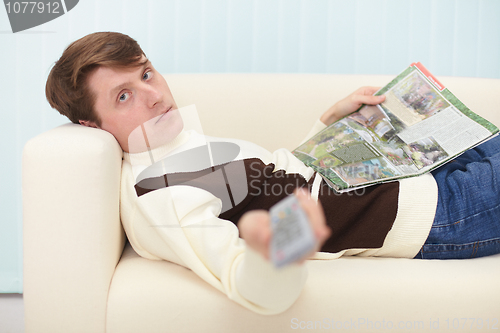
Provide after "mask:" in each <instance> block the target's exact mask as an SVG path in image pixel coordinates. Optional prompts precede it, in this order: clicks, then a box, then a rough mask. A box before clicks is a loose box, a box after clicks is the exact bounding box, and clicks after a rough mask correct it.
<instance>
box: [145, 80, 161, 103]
mask: <svg viewBox="0 0 500 333" xmlns="http://www.w3.org/2000/svg"><path fill="white" fill-rule="evenodd" d="M144 89H145V95H146V99H147V101H146V102H147V105H148V107H150V108H154V107H155V106H156V105H157V104H158V103H161V102H162V99H163V95H162V93H161V91H160V90H159V89H157V88H155V87H153V86H150V85H146V86H145V88H144Z"/></svg>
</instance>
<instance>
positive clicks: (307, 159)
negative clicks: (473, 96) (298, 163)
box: [293, 63, 499, 192]
mask: <svg viewBox="0 0 500 333" xmlns="http://www.w3.org/2000/svg"><path fill="white" fill-rule="evenodd" d="M381 94H385V96H386V99H385V101H384V102H383V103H382V104H380V105H377V106H369V105H365V106H362V107H361V108H360V109H359V110H358V111H356V112H354V113H352V114H350V115H349V116H347V117H345V118H343V119H341V120H339V121H338V122H336V123H333V124H332V125H330V126H329V127H327V128H326V129H324V130H323V131H321V132H319V133H318V134H316V135H315V136H314V137H312V138H311V139H309V140H308V141H306V142H305V143H304V144H302V145H301V146H300V147H298V148H296V149H295V150H294V151H293V154H294V155H295V156H296V157H297V158H299V159H300V160H302V161H303V162H304V163H305V164H307V165H309V166H310V167H312V168H313V169H315V170H316V171H318V172H319V173H320V174H321V175H322V176H323V177H324V178H325V179H326V180H327V182H328V183H329V184H330V186H331V187H332V188H333V189H334V190H336V191H338V192H345V191H350V190H354V189H357V188H360V187H364V186H369V185H373V184H378V183H381V182H386V181H394V180H397V179H399V178H405V177H412V176H418V175H421V174H423V173H426V172H429V171H431V170H434V169H435V168H437V167H438V166H440V165H442V164H443V163H446V162H447V161H449V160H451V159H452V158H454V157H456V156H457V155H459V154H461V153H462V152H464V151H466V150H467V149H469V148H471V147H474V146H476V145H478V144H480V143H482V142H484V141H486V140H488V139H490V138H491V137H493V136H494V135H496V134H497V133H498V131H499V130H498V128H497V127H496V126H495V125H493V124H492V123H490V122H489V121H487V120H485V119H483V118H481V117H480V116H478V115H476V114H475V113H473V112H472V111H471V110H469V109H468V108H467V107H466V106H465V105H464V104H463V103H462V102H460V100H458V99H457V98H456V97H455V96H454V95H453V94H452V93H451V92H450V91H449V90H448V89H446V88H445V87H444V86H443V85H442V84H441V83H440V82H439V81H438V80H437V79H436V78H434V76H432V74H430V72H429V71H428V70H427V69H426V68H425V67H424V66H423V65H422V64H420V63H414V64H412V65H411V66H410V67H408V68H407V69H406V70H405V71H403V72H402V73H401V74H399V75H398V76H397V77H396V78H395V79H394V80H392V81H391V82H390V83H389V84H388V85H386V86H385V87H383V88H382V89H380V90H379V91H378V92H377V93H376V95H381Z"/></svg>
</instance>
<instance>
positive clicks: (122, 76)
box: [80, 57, 182, 153]
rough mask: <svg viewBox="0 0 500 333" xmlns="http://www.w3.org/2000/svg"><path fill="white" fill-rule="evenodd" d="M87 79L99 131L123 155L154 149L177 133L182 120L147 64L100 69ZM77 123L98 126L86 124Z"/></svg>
mask: <svg viewBox="0 0 500 333" xmlns="http://www.w3.org/2000/svg"><path fill="white" fill-rule="evenodd" d="M143 60H145V57H144V58H143ZM88 80H89V81H88V84H89V87H90V89H91V90H92V92H93V93H94V94H95V96H96V100H95V104H94V109H95V111H96V113H97V115H98V116H99V117H100V119H101V126H100V127H99V128H101V129H103V130H105V131H107V132H109V133H111V134H112V135H113V136H114V137H115V138H116V140H117V141H118V143H119V144H120V146H121V147H122V149H123V150H124V151H125V152H131V153H136V152H140V151H144V150H146V148H145V147H146V145H148V146H149V147H150V148H156V147H157V146H159V145H161V144H163V143H167V142H169V141H171V140H172V139H173V138H175V137H176V136H177V134H179V133H180V131H181V129H182V119H181V117H180V115H179V112H178V110H177V105H176V104H175V101H174V98H173V96H172V93H171V92H170V89H169V87H168V85H167V82H166V81H165V79H164V78H163V76H162V75H160V73H158V72H157V71H156V70H155V69H154V67H153V66H152V64H151V62H150V61H147V62H146V64H144V65H141V66H139V67H132V68H125V69H122V68H110V67H104V66H101V67H98V68H97V69H96V70H95V71H94V72H93V73H92V74H91V75H90V76H89V78H88ZM80 123H81V124H82V125H85V126H91V127H98V126H96V124H94V123H92V122H88V121H80ZM141 125H142V126H141ZM131 133H132V135H130V134H131ZM143 133H147V139H148V140H146V139H145V138H146V136H145V135H143ZM129 136H130V138H129ZM129 140H130V141H129Z"/></svg>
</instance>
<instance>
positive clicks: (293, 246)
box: [269, 194, 316, 267]
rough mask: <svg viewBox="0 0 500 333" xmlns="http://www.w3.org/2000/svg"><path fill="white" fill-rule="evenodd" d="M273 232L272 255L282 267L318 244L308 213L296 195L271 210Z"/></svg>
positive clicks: (272, 259)
mask: <svg viewBox="0 0 500 333" xmlns="http://www.w3.org/2000/svg"><path fill="white" fill-rule="evenodd" d="M269 214H270V215H271V229H272V232H273V235H272V238H271V246H270V252H271V253H270V257H271V261H272V262H273V264H274V266H276V267H282V266H285V265H287V264H290V263H292V262H294V261H298V260H300V259H302V258H303V257H304V256H305V255H306V254H308V253H310V252H311V251H312V250H313V249H314V246H315V245H316V239H315V237H314V233H313V230H312V228H311V225H310V223H309V219H308V218H307V215H306V213H305V212H304V210H303V209H302V207H301V206H300V203H299V200H298V199H297V197H296V196H295V195H293V194H292V195H290V196H288V197H286V198H285V199H283V200H281V201H280V202H278V203H277V204H275V205H274V206H273V207H271V209H270V210H269Z"/></svg>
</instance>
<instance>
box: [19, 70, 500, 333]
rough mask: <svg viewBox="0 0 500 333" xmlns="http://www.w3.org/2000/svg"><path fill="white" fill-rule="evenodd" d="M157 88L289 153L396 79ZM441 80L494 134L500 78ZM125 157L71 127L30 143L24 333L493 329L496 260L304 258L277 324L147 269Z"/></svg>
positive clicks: (236, 77)
mask: <svg viewBox="0 0 500 333" xmlns="http://www.w3.org/2000/svg"><path fill="white" fill-rule="evenodd" d="M166 78H167V81H168V82H169V85H170V87H171V89H172V92H173V94H174V97H175V98H176V101H177V104H178V105H179V106H185V105H189V104H193V103H194V104H196V106H197V109H198V112H199V113H200V117H201V121H202V125H203V129H204V131H205V134H209V135H214V136H227V137H236V138H241V139H246V140H250V141H254V142H256V143H258V144H260V145H262V146H264V147H266V148H268V149H269V150H274V149H276V148H279V147H286V148H290V149H293V148H295V146H297V144H298V143H299V142H300V141H301V140H302V139H303V137H304V136H305V135H306V133H307V132H308V130H309V129H310V127H311V126H312V124H313V122H314V120H315V119H316V118H317V117H318V116H319V115H320V114H321V113H322V112H323V111H324V110H326V109H327V108H328V107H329V106H330V105H332V104H333V103H334V102H335V101H337V100H339V99H340V98H343V97H345V96H347V95H348V94H349V93H350V92H352V91H354V90H355V89H356V88H358V87H359V86H362V85H384V84H386V83H388V82H389V81H390V80H391V79H392V76H367V75H315V74H186V75H166ZM440 79H441V81H442V83H443V84H445V85H446V86H448V87H449V88H450V90H451V91H452V92H454V93H455V94H456V95H457V96H458V97H459V98H460V99H461V100H462V101H463V102H464V103H465V104H466V105H468V106H469V107H470V108H471V109H472V110H474V111H475V112H477V113H479V114H481V115H483V116H485V117H486V118H488V119H489V120H491V121H492V122H494V123H495V124H496V125H500V112H499V111H498V110H499V106H498V102H497V99H498V95H499V92H500V80H493V79H477V78H455V77H444V78H440ZM54 112H55V111H54ZM121 156H122V152H121V149H120V147H119V145H118V144H117V142H116V141H115V139H114V138H113V137H112V136H111V135H109V134H108V133H106V132H103V131H100V130H95V129H91V128H85V127H82V126H80V125H73V124H66V125H63V126H60V127H57V128H54V129H52V130H50V131H48V132H46V133H43V134H41V135H39V136H37V137H35V138H33V139H32V140H30V141H29V142H28V143H27V145H26V147H25V149H24V155H23V214H24V304H25V320H26V332H28V333H34V332H47V333H57V332H61V333H68V332H71V333H77V332H85V333H98V332H108V333H115V332H116V333H126V332H148V333H149V332H151V333H152V332H162V333H164V332H252V333H253V332H289V331H297V329H298V330H301V329H310V328H316V329H325V330H327V329H328V328H330V329H332V328H337V329H339V328H341V327H343V328H344V329H346V330H351V329H357V330H360V331H368V332H369V331H381V330H391V329H403V328H404V329H405V332H406V331H408V332H412V331H419V332H425V331H429V330H430V329H433V331H457V330H461V331H464V332H465V331H467V332H473V331H483V330H485V329H486V328H487V327H489V328H490V329H492V328H495V327H496V328H497V329H499V327H500V323H499V319H500V301H499V299H500V282H499V281H500V255H495V256H492V257H486V258H477V259H471V260H462V261H460V260H449V261H431V260H429V261H427V260H411V259H392V258H355V257H351V258H341V259H338V260H332V261H309V262H307V266H308V268H309V278H308V281H307V284H306V287H305V289H304V290H303V292H302V294H301V296H300V297H299V299H298V300H297V302H296V303H295V304H294V305H293V306H292V307H291V308H290V309H288V310H287V311H286V312H284V313H281V314H279V315H274V316H262V315H257V314H255V313H252V312H251V311H249V310H247V309H245V308H243V307H241V306H240V305H237V304H236V303H234V302H233V301H231V300H229V299H228V298H227V297H226V296H225V295H224V294H222V293H220V292H219V291H217V290H216V289H214V288H213V287H211V286H210V285H208V284H207V283H205V282H204V281H202V280H201V279H200V278H199V277H197V276H196V275H195V274H194V273H193V272H191V271H190V270H188V269H186V268H183V267H180V266H178V265H175V264H172V263H169V262H165V261H150V260H147V259H143V258H141V257H139V256H138V255H137V254H136V253H135V252H134V251H133V250H132V249H131V247H130V245H127V242H126V237H125V235H124V232H123V229H122V227H121V224H120V216H119V193H120V192H119V186H120V183H119V178H120V166H121ZM499 223H500V221H499ZM495 325H496V326H495Z"/></svg>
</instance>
